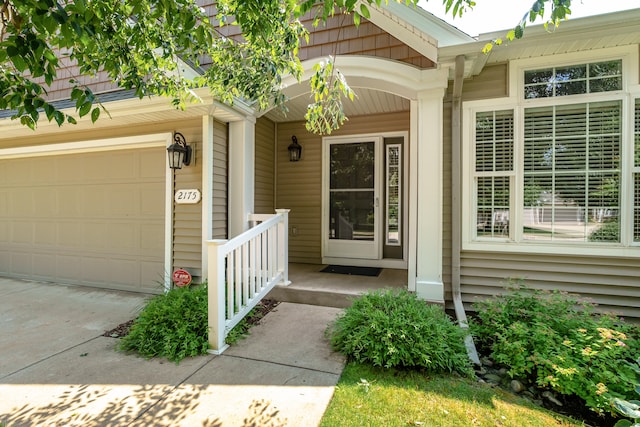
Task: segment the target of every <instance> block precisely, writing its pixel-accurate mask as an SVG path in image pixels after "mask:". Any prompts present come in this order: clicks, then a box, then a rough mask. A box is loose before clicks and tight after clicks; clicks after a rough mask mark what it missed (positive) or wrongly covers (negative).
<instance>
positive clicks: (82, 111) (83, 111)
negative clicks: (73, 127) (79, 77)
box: [78, 101, 93, 117]
mask: <svg viewBox="0 0 640 427" xmlns="http://www.w3.org/2000/svg"><path fill="white" fill-rule="evenodd" d="M92 105H93V104H91V102H89V101H87V102H85V103H84V104H82V105H81V106H80V109H78V115H79V116H80V117H84V116H86V115H87V113H89V111H91V107H92Z"/></svg>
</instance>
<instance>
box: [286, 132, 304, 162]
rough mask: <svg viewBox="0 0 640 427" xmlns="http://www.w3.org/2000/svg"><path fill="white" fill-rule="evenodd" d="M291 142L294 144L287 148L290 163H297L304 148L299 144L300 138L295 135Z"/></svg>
mask: <svg viewBox="0 0 640 427" xmlns="http://www.w3.org/2000/svg"><path fill="white" fill-rule="evenodd" d="M291 141H293V142H292V143H291V144H289V147H288V148H287V150H289V161H290V162H297V161H299V160H300V158H301V157H302V146H301V145H300V144H298V138H296V136H295V135H294V136H292V137H291Z"/></svg>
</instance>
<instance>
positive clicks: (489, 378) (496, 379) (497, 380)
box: [484, 374, 502, 384]
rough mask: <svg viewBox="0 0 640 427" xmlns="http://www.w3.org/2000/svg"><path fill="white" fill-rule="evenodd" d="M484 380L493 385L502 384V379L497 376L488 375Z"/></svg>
mask: <svg viewBox="0 0 640 427" xmlns="http://www.w3.org/2000/svg"><path fill="white" fill-rule="evenodd" d="M484 379H485V380H486V381H487V382H489V383H492V384H500V381H502V377H501V376H500V375H496V374H487V375H485V376H484Z"/></svg>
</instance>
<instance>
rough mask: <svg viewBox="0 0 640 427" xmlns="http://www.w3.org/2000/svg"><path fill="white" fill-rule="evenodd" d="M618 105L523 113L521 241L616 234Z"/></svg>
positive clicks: (612, 236) (598, 238)
mask: <svg viewBox="0 0 640 427" xmlns="http://www.w3.org/2000/svg"><path fill="white" fill-rule="evenodd" d="M621 114H622V106H621V103H620V101H612V102H601V103H590V104H576V105H563V106H549V107H540V108H528V109H525V114H524V168H523V180H524V185H523V207H522V208H523V231H522V236H523V240H548V241H555V240H562V241H613V242H618V241H619V240H620V236H619V229H620V227H619V225H620V222H619V221H620V219H619V216H618V215H619V211H620V205H619V189H620V141H621V127H620V120H621Z"/></svg>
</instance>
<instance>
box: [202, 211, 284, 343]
mask: <svg viewBox="0 0 640 427" xmlns="http://www.w3.org/2000/svg"><path fill="white" fill-rule="evenodd" d="M288 217H289V209H276V214H275V215H250V218H249V221H250V223H252V224H256V223H258V222H260V224H259V225H255V226H254V227H252V228H251V229H249V230H247V231H245V232H244V233H242V234H241V235H239V236H237V237H234V238H233V239H231V240H209V241H208V242H207V245H208V256H209V260H208V262H209V270H208V282H209V285H208V286H209V346H210V347H211V350H210V352H211V353H214V354H220V353H222V352H223V351H224V350H226V349H227V347H228V346H227V345H226V344H225V342H224V341H225V338H226V337H227V334H228V333H229V331H230V330H231V329H232V328H233V327H234V326H235V325H237V324H238V322H240V320H242V319H243V318H244V317H245V316H246V315H247V313H249V312H250V311H251V309H252V308H253V307H255V306H256V304H258V302H260V300H261V299H262V298H264V297H265V296H266V294H267V293H269V291H270V290H271V289H272V288H273V287H274V286H275V285H276V284H277V283H283V284H285V285H288V284H289V267H288V264H289V240H288Z"/></svg>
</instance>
